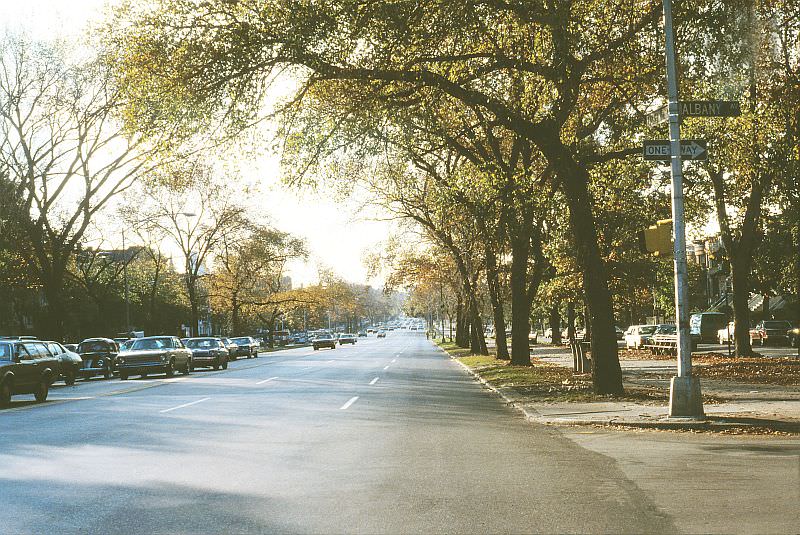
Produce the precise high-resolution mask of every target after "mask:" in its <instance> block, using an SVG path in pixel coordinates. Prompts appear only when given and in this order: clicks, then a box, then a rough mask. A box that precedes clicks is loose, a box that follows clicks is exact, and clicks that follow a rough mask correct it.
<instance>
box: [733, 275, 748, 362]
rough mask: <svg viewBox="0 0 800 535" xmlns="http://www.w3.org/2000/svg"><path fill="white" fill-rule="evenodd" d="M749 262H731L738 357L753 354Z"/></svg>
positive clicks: (734, 334)
mask: <svg viewBox="0 0 800 535" xmlns="http://www.w3.org/2000/svg"><path fill="white" fill-rule="evenodd" d="M748 264H749V262H744V261H742V260H738V261H731V263H730V266H731V287H732V288H731V290H732V292H733V339H734V341H735V343H736V356H737V357H749V356H750V355H752V354H753V348H752V346H751V345H750V307H749V305H748V301H749V300H750V284H749V279H750V277H749V274H750V266H749V265H748Z"/></svg>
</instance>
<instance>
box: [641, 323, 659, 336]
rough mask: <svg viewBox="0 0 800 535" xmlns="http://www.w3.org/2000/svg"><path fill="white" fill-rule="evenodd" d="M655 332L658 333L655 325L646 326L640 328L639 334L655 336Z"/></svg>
mask: <svg viewBox="0 0 800 535" xmlns="http://www.w3.org/2000/svg"><path fill="white" fill-rule="evenodd" d="M654 332H656V326H655V325H645V326H644V327H640V328H639V334H653V333H654Z"/></svg>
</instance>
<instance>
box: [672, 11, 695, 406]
mask: <svg viewBox="0 0 800 535" xmlns="http://www.w3.org/2000/svg"><path fill="white" fill-rule="evenodd" d="M664 33H665V34H666V35H665V37H666V61H667V91H668V98H669V140H670V150H671V157H670V161H671V164H672V228H673V237H674V241H675V244H674V248H673V253H674V258H675V262H674V268H675V269H674V271H675V320H676V324H677V333H678V344H677V346H678V347H677V349H678V377H675V378H673V380H672V383H671V387H670V400H669V402H670V403H669V404H670V406H669V414H670V416H679V417H700V416H702V415H703V404H702V399H701V397H700V382H699V381H698V380H697V378H695V377H692V341H691V335H690V333H689V302H688V292H687V281H688V272H687V267H686V228H685V223H684V208H683V165H682V163H683V162H682V160H681V132H680V109H679V100H678V73H677V69H676V67H675V34H674V30H673V27H672V0H664Z"/></svg>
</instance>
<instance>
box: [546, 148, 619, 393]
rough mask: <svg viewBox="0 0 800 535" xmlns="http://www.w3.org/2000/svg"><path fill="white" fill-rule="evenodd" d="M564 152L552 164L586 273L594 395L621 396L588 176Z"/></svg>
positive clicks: (610, 308) (611, 309)
mask: <svg viewBox="0 0 800 535" xmlns="http://www.w3.org/2000/svg"><path fill="white" fill-rule="evenodd" d="M556 139H558V138H556ZM562 148H563V149H564V151H563V153H562V154H561V155H560V156H561V157H560V158H556V159H551V161H552V162H553V164H554V166H557V167H556V172H557V174H558V177H559V178H560V179H561V182H562V184H563V185H564V191H565V193H566V198H567V204H568V205H569V222H570V229H571V230H572V233H573V235H574V237H575V247H576V250H577V251H576V252H577V261H578V266H580V268H581V270H582V271H583V291H584V295H585V296H586V303H587V306H588V307H589V318H590V322H589V323H590V324H591V327H590V328H591V330H592V334H593V336H592V340H591V352H592V380H593V384H594V391H595V392H596V393H598V394H621V393H622V392H623V387H622V369H621V368H620V365H619V355H618V353H617V351H618V349H617V336H616V332H615V331H614V306H613V303H612V299H611V292H610V290H609V288H608V275H607V273H606V265H605V260H603V256H602V255H601V254H600V246H599V241H598V236H597V229H596V226H595V219H594V214H593V213H592V202H591V199H590V197H589V189H588V183H589V174H588V172H587V171H586V169H584V168H583V167H581V166H580V165H578V164H577V163H576V162H575V161H574V160H573V159H572V157H571V155H569V154H568V152H567V151H566V149H565V148H564V147H562ZM548 159H550V158H548Z"/></svg>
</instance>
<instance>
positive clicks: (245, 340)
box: [233, 338, 250, 344]
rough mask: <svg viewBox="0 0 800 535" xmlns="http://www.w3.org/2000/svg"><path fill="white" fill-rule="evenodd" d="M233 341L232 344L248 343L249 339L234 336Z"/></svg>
mask: <svg viewBox="0 0 800 535" xmlns="http://www.w3.org/2000/svg"><path fill="white" fill-rule="evenodd" d="M233 343H234V344H249V343H250V339H249V338H234V339H233Z"/></svg>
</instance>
